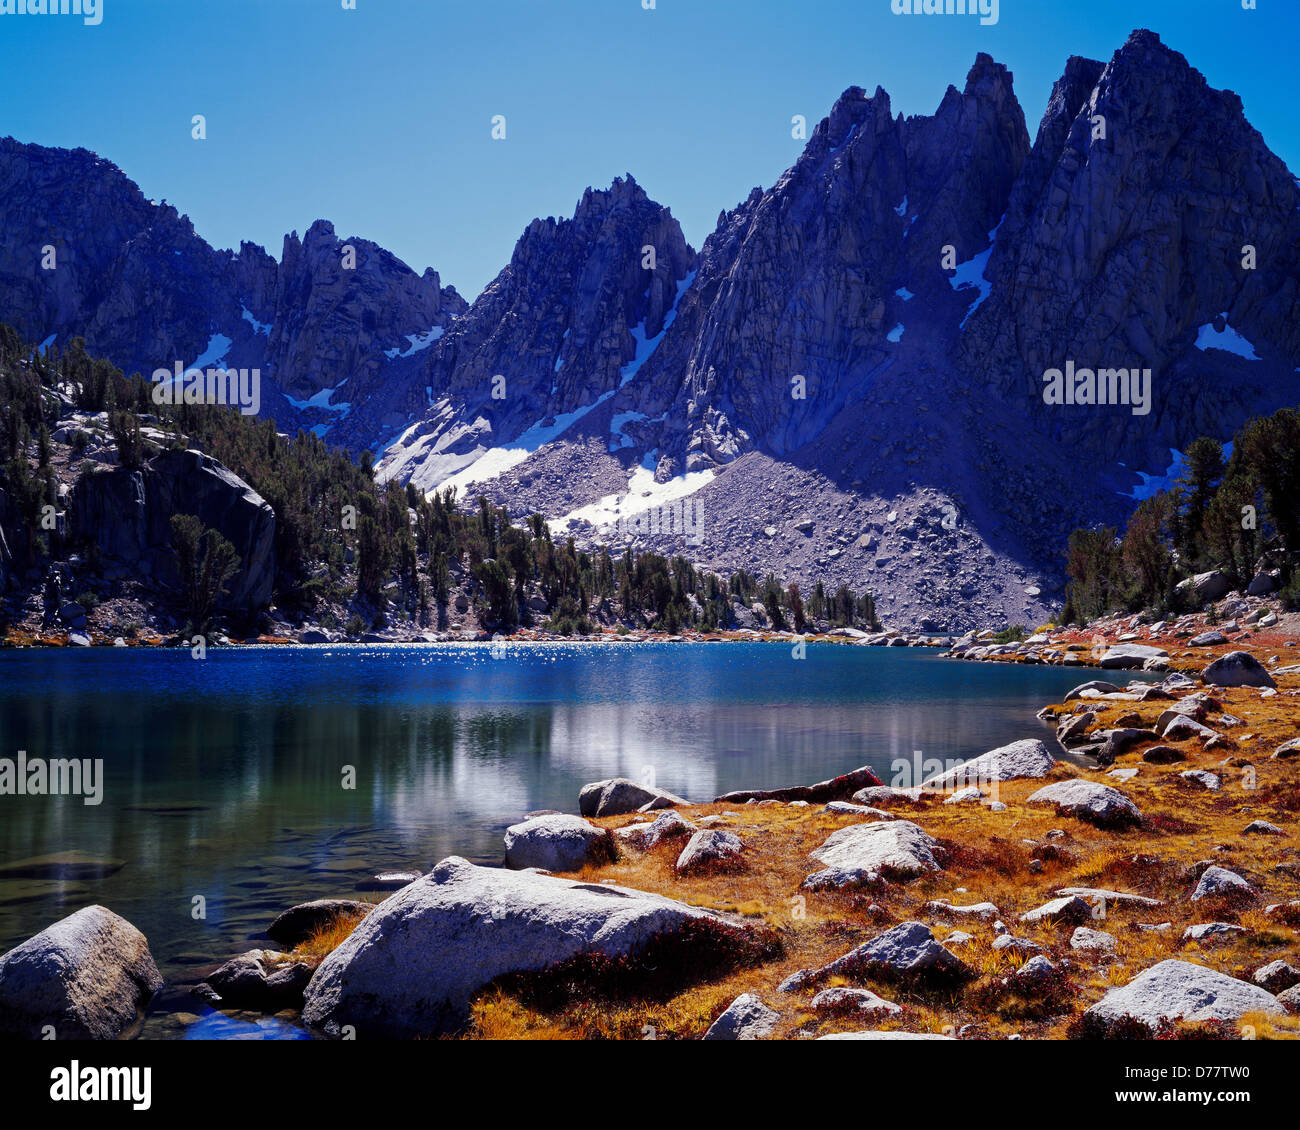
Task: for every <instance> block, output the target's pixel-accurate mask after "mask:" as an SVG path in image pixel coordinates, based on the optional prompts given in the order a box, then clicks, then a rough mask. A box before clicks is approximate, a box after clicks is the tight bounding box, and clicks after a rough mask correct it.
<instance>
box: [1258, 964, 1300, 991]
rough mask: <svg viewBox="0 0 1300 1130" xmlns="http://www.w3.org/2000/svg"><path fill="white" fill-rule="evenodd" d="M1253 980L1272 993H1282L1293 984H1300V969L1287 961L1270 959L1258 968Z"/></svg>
mask: <svg viewBox="0 0 1300 1130" xmlns="http://www.w3.org/2000/svg"><path fill="white" fill-rule="evenodd" d="M1251 980H1253V981H1254V982H1255V984H1256V985H1262V986H1263V987H1264V988H1265V989H1267V990H1268V991H1269V992H1270V993H1282V992H1285V991H1286V990H1287V989H1289V988H1291V986H1293V985H1300V969H1297V968H1296V967H1295V966H1294V965H1289V964H1287V963H1286V962H1285V961H1270V962H1269V963H1268V964H1267V965H1261V966H1260V967H1259V968H1258V969H1256V970H1255V974H1254V976H1253V977H1252V978H1251Z"/></svg>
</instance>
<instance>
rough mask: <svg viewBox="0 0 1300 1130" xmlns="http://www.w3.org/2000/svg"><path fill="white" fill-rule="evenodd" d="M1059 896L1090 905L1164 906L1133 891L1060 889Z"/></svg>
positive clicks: (1096, 888)
mask: <svg viewBox="0 0 1300 1130" xmlns="http://www.w3.org/2000/svg"><path fill="white" fill-rule="evenodd" d="M1056 893H1057V894H1058V895H1062V896H1066V897H1068V896H1071V895H1078V897H1079V898H1081V899H1087V900H1088V902H1089V903H1092V904H1100V903H1114V904H1115V905H1116V906H1163V905H1164V903H1162V902H1161V901H1160V900H1159V899H1155V898H1151V897H1150V896H1149V895H1139V894H1134V893H1133V892H1132V891H1112V890H1108V889H1107V888H1106V887H1058V888H1057V890H1056Z"/></svg>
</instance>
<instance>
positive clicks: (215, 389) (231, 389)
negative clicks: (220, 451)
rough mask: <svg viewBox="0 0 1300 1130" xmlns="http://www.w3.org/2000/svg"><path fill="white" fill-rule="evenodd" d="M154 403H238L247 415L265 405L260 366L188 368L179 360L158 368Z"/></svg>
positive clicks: (155, 379)
mask: <svg viewBox="0 0 1300 1130" xmlns="http://www.w3.org/2000/svg"><path fill="white" fill-rule="evenodd" d="M153 379H154V381H155V382H157V383H156V384H155V385H154V390H153V402H154V403H155V404H230V405H238V407H239V411H240V413H241V414H243V415H245V416H256V415H257V413H258V411H259V410H260V409H261V407H262V370H261V369H187V368H185V366H184V365H182V364H181V363H180V362H179V361H177V362H176V363H175V365H174V366H173V367H172V368H170V369H155V370H154V371H153Z"/></svg>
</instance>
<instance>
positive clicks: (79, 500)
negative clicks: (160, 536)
mask: <svg viewBox="0 0 1300 1130" xmlns="http://www.w3.org/2000/svg"><path fill="white" fill-rule="evenodd" d="M68 534H69V537H70V539H71V540H72V542H73V543H74V544H77V545H93V546H94V547H95V549H96V550H97V551H98V553H99V554H100V556H101V557H102V558H104V559H105V560H107V561H110V562H115V563H122V564H128V565H134V564H135V563H136V562H138V561H139V560H140V559H141V558H142V557H143V556H144V555H145V553H146V552H147V550H148V548H149V524H148V519H147V510H146V503H145V492H144V476H143V475H142V474H141V473H140V472H139V471H127V470H124V469H122V468H111V469H110V468H97V469H96V470H93V471H88V472H86V473H85V474H83V475H82V476H81V477H80V478H79V479H77V481H76V482H75V483H74V484H73V487H72V490H71V492H70V493H69V495H68Z"/></svg>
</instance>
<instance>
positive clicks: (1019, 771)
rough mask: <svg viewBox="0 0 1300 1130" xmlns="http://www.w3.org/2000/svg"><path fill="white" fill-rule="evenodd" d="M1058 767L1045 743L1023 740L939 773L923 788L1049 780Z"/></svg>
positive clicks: (1029, 739)
mask: <svg viewBox="0 0 1300 1130" xmlns="http://www.w3.org/2000/svg"><path fill="white" fill-rule="evenodd" d="M1055 764H1056V759H1055V758H1054V757H1053V756H1052V754H1051V752H1050V751H1049V750H1048V748H1047V746H1046V745H1044V744H1043V743H1042V742H1041V741H1039V740H1038V739H1037V738H1022V739H1021V740H1020V741H1015V742H1012V743H1011V744H1010V745H1004V746H999V747H998V748H997V749H991V750H989V751H988V753H982V754H980V756H979V757H976V758H973V759H971V760H970V761H964V762H962V764H960V765H958V766H956V767H955V768H953V769H948V770H946V771H945V772H943V773H939V774H937V775H935V776H934V777H931V778H930V779H929V780H927V781H923V782H922V787H923V788H927V789H943V790H949V789H960V788H965V787H966V786H968V785H979V784H981V783H984V782H992V781H1013V780H1017V779H1019V778H1022V777H1045V776H1047V773H1048V771H1049V770H1050V769H1051V768H1052V766H1053V765H1055Z"/></svg>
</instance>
